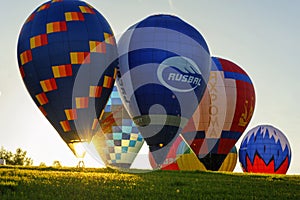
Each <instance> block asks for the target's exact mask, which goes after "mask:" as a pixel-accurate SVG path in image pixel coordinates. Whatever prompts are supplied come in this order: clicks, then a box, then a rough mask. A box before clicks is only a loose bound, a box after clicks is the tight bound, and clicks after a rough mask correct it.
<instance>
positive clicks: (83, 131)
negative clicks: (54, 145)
mask: <svg viewBox="0 0 300 200" xmlns="http://www.w3.org/2000/svg"><path fill="white" fill-rule="evenodd" d="M17 56H18V63H19V69H20V72H21V75H22V78H23V81H24V83H25V85H26V88H27V90H28V92H29V93H30V96H31V97H32V99H33V100H34V103H35V104H36V105H37V106H38V107H39V109H40V110H41V112H42V113H43V114H44V116H45V117H46V118H47V119H48V120H49V122H50V123H51V124H52V126H53V127H54V128H55V129H56V131H57V132H58V133H59V135H60V136H61V138H62V139H63V140H64V141H65V142H66V143H67V144H68V146H69V147H70V149H71V150H72V151H73V153H74V154H75V155H77V153H76V150H75V149H76V146H78V145H77V144H78V143H81V142H88V141H89V140H90V139H91V137H92V135H93V134H94V133H95V131H96V129H97V124H98V118H99V116H100V113H101V112H102V110H103V109H104V107H105V104H106V102H107V100H108V98H109V95H110V93H111V90H112V88H113V84H114V80H115V76H116V69H115V68H116V66H117V63H115V62H114V60H115V59H116V58H117V49H116V43H115V39H114V37H113V32H112V30H111V28H110V26H109V24H108V22H107V21H106V20H105V18H104V17H103V16H102V15H101V14H100V13H99V12H98V11H97V10H96V9H95V8H93V7H92V6H90V5H89V4H87V3H85V2H82V1H77V0H72V1H71V0H63V1H48V2H46V3H44V4H42V5H41V6H39V7H38V8H37V9H36V10H35V11H34V12H33V13H32V14H31V15H30V16H29V17H28V19H27V20H26V21H25V23H24V25H23V27H22V30H21V32H20V35H19V40H18V47H17ZM77 156H79V155H77Z"/></svg>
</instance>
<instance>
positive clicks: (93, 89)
mask: <svg viewBox="0 0 300 200" xmlns="http://www.w3.org/2000/svg"><path fill="white" fill-rule="evenodd" d="M101 93H102V87H101V86H90V92H89V97H101Z"/></svg>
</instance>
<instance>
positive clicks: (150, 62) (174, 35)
mask: <svg viewBox="0 0 300 200" xmlns="http://www.w3.org/2000/svg"><path fill="white" fill-rule="evenodd" d="M118 51H119V56H120V58H119V61H120V64H119V67H120V74H119V79H118V81H117V84H118V89H119V91H121V95H122V101H123V103H124V104H125V107H126V108H127V110H128V112H129V114H130V115H131V117H132V118H133V120H134V122H135V124H136V125H137V126H138V128H139V130H140V132H141V134H142V136H143V137H144V139H145V141H146V142H147V144H148V145H149V148H150V151H151V152H152V155H153V157H154V159H155V160H156V162H157V163H159V164H161V163H163V161H164V159H165V157H166V155H167V153H168V151H169V148H170V147H171V146H172V143H173V140H174V138H176V137H177V136H178V134H179V133H180V132H181V130H182V128H183V127H184V126H185V124H186V123H187V121H188V119H190V117H191V116H192V114H193V113H194V111H195V109H196V107H197V105H198V103H199V101H200V100H201V98H202V95H203V92H204V90H205V88H206V84H207V82H208V77H209V72H210V53H209V49H208V46H207V44H206V42H205V40H204V38H203V37H202V35H201V34H200V33H199V32H198V31H197V30H196V29H195V28H193V27H192V26H191V25H189V24H188V23H186V22H184V21H183V20H181V19H180V18H178V17H176V16H172V15H152V16H149V17H147V18H146V19H144V20H142V21H140V22H138V23H137V24H135V25H133V26H132V27H130V28H129V29H128V30H127V31H126V32H125V33H124V34H123V35H122V37H121V39H120V41H119V42H118Z"/></svg>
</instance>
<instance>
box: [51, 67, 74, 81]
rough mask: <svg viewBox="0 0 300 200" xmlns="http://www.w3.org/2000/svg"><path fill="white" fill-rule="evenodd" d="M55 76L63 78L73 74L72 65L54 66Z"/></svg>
mask: <svg viewBox="0 0 300 200" xmlns="http://www.w3.org/2000/svg"><path fill="white" fill-rule="evenodd" d="M52 72H53V76H54V77H55V78H62V77H67V76H72V73H73V72H72V65H71V64H67V65H59V66H52Z"/></svg>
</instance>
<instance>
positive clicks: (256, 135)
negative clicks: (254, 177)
mask: <svg viewBox="0 0 300 200" xmlns="http://www.w3.org/2000/svg"><path fill="white" fill-rule="evenodd" d="M239 161H240V163H241V166H242V168H243V171H244V172H254V173H271V174H285V173H286V172H287V170H288V168H289V166H290V163H291V147H290V144H289V142H288V140H287V138H286V136H285V135H284V133H282V132H281V131H280V130H279V129H277V128H275V127H273V126H270V125H259V126H256V127H254V128H252V129H251V130H250V131H248V133H247V134H246V135H245V137H244V139H243V141H242V143H241V146H240V149H239Z"/></svg>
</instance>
